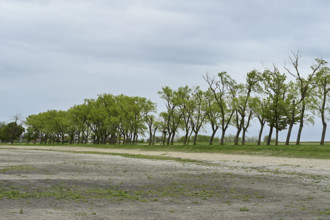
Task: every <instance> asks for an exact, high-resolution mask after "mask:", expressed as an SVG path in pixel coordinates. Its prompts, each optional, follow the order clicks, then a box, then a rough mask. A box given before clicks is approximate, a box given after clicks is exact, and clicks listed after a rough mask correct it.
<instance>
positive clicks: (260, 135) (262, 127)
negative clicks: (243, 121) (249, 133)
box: [258, 123, 265, 146]
mask: <svg viewBox="0 0 330 220" xmlns="http://www.w3.org/2000/svg"><path fill="white" fill-rule="evenodd" d="M264 126H265V123H263V124H262V123H261V127H260V131H259V137H258V146H260V143H261V138H262V132H263V130H264Z"/></svg>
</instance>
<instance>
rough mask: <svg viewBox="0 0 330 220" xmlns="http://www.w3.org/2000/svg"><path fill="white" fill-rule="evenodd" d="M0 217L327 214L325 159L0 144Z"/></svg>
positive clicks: (329, 166)
mask: <svg viewBox="0 0 330 220" xmlns="http://www.w3.org/2000/svg"><path fill="white" fill-rule="evenodd" d="M29 148H30V147H29ZM49 150H52V151H49ZM59 151H61V152H59ZM63 151H80V152H81V151H86V152H87V151H93V152H95V151H99V152H100V153H131V154H141V155H159V156H167V157H176V158H185V159H194V160H199V161H201V162H194V163H192V162H178V161H172V160H151V159H137V158H126V157H122V156H114V155H103V154H84V153H72V152H63ZM0 219H330V161H329V160H315V159H292V158H279V157H261V156H248V155H226V154H207V153H182V152H159V151H154V152H151V151H139V150H116V149H95V148H93V149H91V148H80V147H79V148H78V147H52V148H50V147H43V148H41V147H37V149H33V147H31V148H30V149H28V147H26V146H22V147H20V146H19V147H18V146H1V147H0Z"/></svg>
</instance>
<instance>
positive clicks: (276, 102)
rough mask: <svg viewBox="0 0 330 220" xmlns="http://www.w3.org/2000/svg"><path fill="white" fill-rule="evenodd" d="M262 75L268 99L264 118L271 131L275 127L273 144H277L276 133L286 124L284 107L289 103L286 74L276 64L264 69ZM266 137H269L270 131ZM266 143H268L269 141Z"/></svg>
mask: <svg viewBox="0 0 330 220" xmlns="http://www.w3.org/2000/svg"><path fill="white" fill-rule="evenodd" d="M262 76H263V84H264V91H265V94H266V95H267V98H268V100H269V102H268V112H267V113H268V114H266V120H267V122H268V123H269V125H270V127H271V129H270V130H271V131H272V129H273V128H275V129H276V138H275V145H278V133H279V131H281V130H283V129H285V128H286V126H287V114H286V113H287V111H286V109H287V106H288V105H289V100H288V99H287V97H286V90H287V85H286V83H285V80H286V76H285V75H284V74H281V73H280V72H279V70H278V69H277V67H276V66H274V69H273V70H272V71H271V70H265V71H264V73H263V74H262ZM268 138H269V139H270V138H271V133H270V134H269V136H268ZM267 144H269V141H268V143H267Z"/></svg>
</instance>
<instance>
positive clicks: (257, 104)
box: [250, 97, 268, 145]
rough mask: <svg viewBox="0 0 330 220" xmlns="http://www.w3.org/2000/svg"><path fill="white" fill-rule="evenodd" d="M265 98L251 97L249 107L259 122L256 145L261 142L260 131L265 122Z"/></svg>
mask: <svg viewBox="0 0 330 220" xmlns="http://www.w3.org/2000/svg"><path fill="white" fill-rule="evenodd" d="M267 104H268V103H267V99H265V98H262V99H261V97H253V98H252V99H251V104H250V106H251V108H252V111H253V112H254V115H255V116H256V117H257V119H258V121H259V123H260V130H259V136H258V145H260V144H261V138H262V132H263V130H264V126H265V123H266V107H267Z"/></svg>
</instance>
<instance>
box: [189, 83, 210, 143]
mask: <svg viewBox="0 0 330 220" xmlns="http://www.w3.org/2000/svg"><path fill="white" fill-rule="evenodd" d="M193 100H194V102H195V105H194V112H193V115H192V120H191V125H192V130H193V131H194V134H195V136H194V143H193V144H194V145H196V142H197V136H198V132H199V131H200V129H201V128H202V126H203V124H204V119H205V117H206V102H205V93H204V92H203V91H202V90H201V89H200V88H199V87H196V88H195V89H194V91H193Z"/></svg>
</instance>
